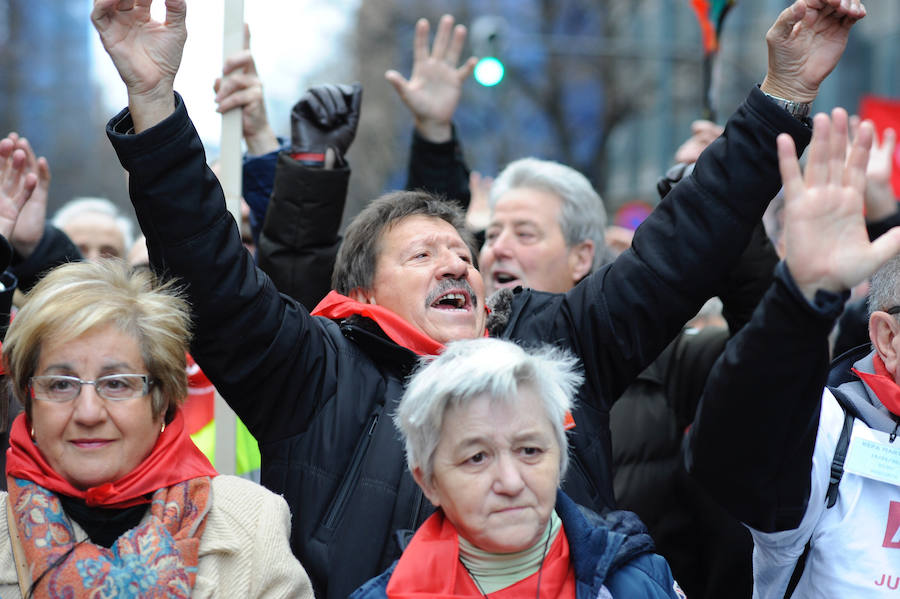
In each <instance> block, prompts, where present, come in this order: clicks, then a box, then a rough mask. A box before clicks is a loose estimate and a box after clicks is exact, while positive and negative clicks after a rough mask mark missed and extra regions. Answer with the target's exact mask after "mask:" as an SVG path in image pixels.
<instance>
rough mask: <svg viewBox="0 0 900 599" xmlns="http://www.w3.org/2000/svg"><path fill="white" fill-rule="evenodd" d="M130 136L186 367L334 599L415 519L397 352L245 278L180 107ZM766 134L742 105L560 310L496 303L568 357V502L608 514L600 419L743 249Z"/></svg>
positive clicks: (770, 151)
mask: <svg viewBox="0 0 900 599" xmlns="http://www.w3.org/2000/svg"><path fill="white" fill-rule="evenodd" d="M131 128H132V123H131V118H130V115H129V113H128V112H127V110H126V111H123V112H122V113H120V114H119V115H118V116H116V117H114V118H113V119H112V120H111V121H110V123H109V125H108V128H107V133H108V135H109V137H110V139H111V141H112V143H113V146H114V148H115V149H116V151H117V153H118V155H119V159H120V160H121V162H122V164H123V166H124V167H125V168H126V170H128V171H129V173H130V175H131V176H130V181H129V186H130V192H131V198H132V202H133V203H134V207H135V211H136V214H137V217H138V222H139V223H140V225H141V229H142V230H143V231H144V233H145V235H146V236H147V243H148V248H149V252H150V260H151V264H152V265H153V267H154V268H155V269H157V270H160V271H164V272H166V273H169V274H171V275H175V276H178V277H181V278H182V279H183V281H184V282H185V284H186V285H187V293H188V295H189V299H190V301H191V304H192V306H193V310H194V316H195V337H194V342H193V344H192V349H191V351H192V354H193V356H194V357H195V359H196V360H197V362H198V363H199V364H200V366H201V367H202V368H203V370H204V372H206V374H207V375H208V376H209V378H210V379H211V380H212V382H213V383H214V384H215V385H216V387H217V388H218V389H219V391H220V392H221V393H222V395H223V396H224V397H225V398H226V399H227V400H228V402H229V403H230V405H231V406H232V407H233V408H234V409H235V411H236V412H237V414H238V416H240V418H241V419H242V420H243V421H244V423H245V424H246V425H247V426H248V428H249V429H250V432H251V433H252V434H253V435H254V437H256V439H257V440H258V441H259V444H260V452H261V454H262V460H263V467H262V482H263V484H265V485H266V486H267V487H269V488H270V489H273V490H275V491H276V492H278V493H282V494H284V495H285V498H286V499H287V501H288V504H289V505H290V507H291V510H292V513H293V523H292V527H293V529H292V541H291V542H292V548H293V550H294V552H295V554H296V555H297V556H298V557H299V558H300V560H301V562H302V563H303V565H304V566H305V567H306V569H307V571H308V573H309V574H310V577H311V578H312V580H313V583H314V585H315V587H316V591H317V594H318V595H319V596H322V597H326V596H327V597H346V596H347V595H348V594H349V592H350V591H352V590H353V589H354V588H356V587H357V586H359V585H360V584H361V583H362V582H364V581H365V580H367V579H369V578H371V577H373V576H375V575H376V574H378V573H379V572H380V571H382V570H383V569H385V568H386V567H387V566H388V565H389V564H390V563H391V562H392V561H393V560H394V559H395V558H396V557H397V555H398V554H399V552H398V550H397V547H396V545H395V543H394V541H393V539H392V533H393V531H394V530H397V529H405V528H415V527H416V526H417V525H418V524H419V523H420V522H421V521H422V520H423V519H424V518H425V517H426V516H427V515H428V514H429V513H430V511H431V509H430V508H429V507H426V503H427V502H426V501H425V500H424V498H423V497H422V495H421V492H420V491H419V490H418V487H417V486H416V484H415V482H414V481H413V479H412V477H411V476H410V475H409V474H408V472H407V470H406V467H405V464H404V456H403V448H402V445H401V443H400V442H399V439H398V436H397V433H396V432H395V430H394V428H393V426H392V425H391V422H390V419H389V415H390V414H391V412H392V411H393V409H394V407H395V404H396V402H397V400H398V399H399V397H400V395H401V393H402V390H403V381H404V377H405V376H406V374H407V373H408V372H409V368H410V366H411V364H412V362H413V355H412V354H411V352H409V351H408V350H406V349H405V348H403V347H399V346H397V345H395V344H394V343H393V342H391V341H389V340H388V339H386V338H385V337H384V336H383V335H382V334H381V333H380V331H378V330H377V329H376V328H374V327H373V326H372V325H371V323H370V322H368V321H365V320H361V319H354V318H351V319H347V320H345V321H343V322H332V321H329V320H326V319H324V318H319V317H311V316H310V315H309V313H308V312H307V311H306V310H305V309H304V308H303V307H302V306H301V305H299V304H298V303H297V302H296V301H294V300H291V299H289V298H287V297H285V296H282V295H280V294H279V293H278V291H277V289H276V288H275V286H274V285H273V284H272V282H271V281H270V280H269V279H268V277H266V276H265V275H264V274H263V273H262V272H261V271H259V270H257V269H256V268H255V266H254V264H253V261H252V259H251V257H250V255H249V254H248V253H247V252H245V251H244V250H243V248H242V245H241V242H240V235H239V232H238V230H237V227H236V225H235V223H234V221H233V219H232V218H231V216H230V215H229V214H228V213H227V212H226V210H225V206H224V202H223V196H222V191H221V188H220V187H219V185H218V182H217V181H216V179H215V177H214V176H213V174H212V172H211V171H210V170H209V169H208V168H207V167H206V164H205V156H204V153H203V148H202V145H201V143H200V140H199V138H198V137H197V134H196V132H195V130H194V128H193V126H192V124H191V122H190V120H189V119H188V117H187V112H186V110H185V107H184V104H183V102H182V101H181V99H180V98H176V110H175V112H174V114H172V115H170V116H169V117H168V118H167V119H165V120H164V121H163V122H161V123H159V124H158V125H156V126H155V127H153V128H151V129H149V130H147V131H144V132H142V133H140V134H137V135H134V134H129V133H128V132H129V131H130V130H131ZM783 131H787V132H789V133H791V134H792V135H793V136H794V138H795V141H796V143H797V146H798V147H800V148H803V147H804V146H805V145H806V143H808V141H809V135H810V133H809V130H808V129H807V128H806V127H805V126H804V125H802V124H801V123H799V122H798V121H796V120H795V119H793V118H792V117H791V116H790V115H788V113H787V112H786V111H784V110H782V109H780V108H778V107H777V106H775V105H774V104H773V103H771V102H770V101H769V100H768V99H767V98H765V96H764V95H763V94H762V93H761V92H759V91H758V90H753V91H752V92H751V95H750V97H749V99H748V100H747V101H746V102H745V104H743V105H742V107H741V108H740V109H739V110H738V112H737V113H736V115H735V116H734V117H733V118H732V120H731V121H730V123H729V125H728V127H727V128H726V132H725V135H724V136H723V137H722V138H720V139H719V140H718V141H716V142H715V143H713V144H712V145H711V146H710V148H709V149H708V150H707V151H706V152H705V153H704V154H703V156H701V158H700V160H699V161H698V164H697V168H695V170H694V173H693V175H692V176H691V177H689V178H688V179H687V180H685V181H683V182H682V183H681V184H679V185H678V187H677V188H676V189H675V190H674V191H673V192H672V193H671V194H670V195H669V196H668V197H667V198H666V200H664V201H663V202H662V203H661V204H660V206H659V207H658V208H657V209H656V210H655V211H654V213H653V214H652V215H651V216H650V217H649V218H648V219H647V221H646V222H645V223H644V224H643V225H642V227H641V228H640V230H639V231H638V232H637V233H636V235H635V238H634V244H633V246H632V248H631V249H630V250H628V251H626V252H624V253H623V254H622V255H621V256H620V257H619V258H618V259H617V260H616V261H615V262H614V263H613V264H611V265H608V266H606V267H604V268H603V269H601V270H600V271H598V272H597V273H595V274H593V275H591V276H590V277H588V278H586V279H585V280H584V281H582V282H581V283H580V284H579V285H578V286H576V287H575V288H574V289H573V290H571V291H570V292H568V293H566V294H565V295H555V294H549V293H538V292H534V291H530V290H525V291H521V292H519V293H518V294H516V296H515V297H514V298H513V301H512V304H511V310H510V312H509V318H508V321H507V324H506V326H505V327H504V328H503V330H502V336H503V337H505V338H508V339H512V340H515V341H518V342H520V343H525V344H537V343H542V342H546V343H553V344H557V345H559V346H563V347H567V348H569V349H570V350H571V351H573V352H574V353H575V354H576V355H578V356H579V357H580V359H581V361H582V363H583V365H584V368H585V384H584V387H583V388H582V390H581V392H580V404H579V406H578V407H577V408H576V409H575V410H574V411H573V416H574V418H575V422H576V424H577V426H576V428H575V429H574V431H572V434H571V436H570V440H571V444H572V447H573V455H574V458H575V459H574V460H573V468H572V469H570V472H569V474H568V477H567V480H566V481H565V483H564V485H563V488H564V490H565V491H566V493H567V494H568V495H569V496H570V497H572V499H573V500H575V501H576V502H577V503H579V504H583V505H585V506H587V507H589V508H591V509H594V510H595V511H602V510H603V508H604V507H606V506H612V505H613V500H612V486H611V484H610V481H611V476H610V460H609V456H610V437H609V406H610V404H611V402H612V401H613V399H614V398H616V397H618V396H619V395H620V394H621V393H622V391H623V390H624V389H625V387H626V386H627V385H628V384H629V383H630V382H631V381H632V380H633V379H634V377H635V376H637V374H638V373H639V372H640V371H641V370H643V368H644V367H645V366H646V365H647V364H649V363H650V362H651V361H652V360H653V359H654V358H655V357H656V355H657V354H659V352H660V351H662V349H663V348H664V347H665V346H666V345H667V344H668V343H669V342H670V341H671V340H672V339H673V338H674V336H675V335H676V334H677V333H678V331H679V330H680V329H681V326H682V324H683V323H684V322H685V321H686V320H687V319H688V318H689V317H691V316H692V315H693V314H694V313H695V312H696V311H697V309H699V307H700V305H701V304H702V303H703V301H705V300H706V298H707V297H709V296H710V295H711V294H712V292H713V291H714V289H715V288H716V287H717V286H718V285H719V284H721V282H722V280H723V279H724V278H725V276H726V275H727V272H728V270H729V269H730V268H731V266H732V265H733V264H734V263H735V261H736V260H737V258H738V256H739V255H740V253H741V251H742V250H743V248H744V247H745V246H746V244H747V242H748V240H749V238H750V234H751V231H752V230H753V228H754V225H755V223H756V222H757V221H758V220H759V218H760V217H761V215H762V212H763V210H764V208H765V206H766V204H767V202H768V199H769V198H771V197H772V196H774V194H775V192H776V191H777V189H778V187H779V177H778V170H777V168H778V167H777V158H776V152H775V137H776V135H777V134H778V133H780V132H783Z"/></svg>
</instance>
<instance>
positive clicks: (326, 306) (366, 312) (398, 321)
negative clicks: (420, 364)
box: [312, 290, 575, 430]
mask: <svg viewBox="0 0 900 599" xmlns="http://www.w3.org/2000/svg"><path fill="white" fill-rule="evenodd" d="M354 314H355V315H358V316H365V317H366V318H371V319H372V320H374V321H375V324H377V325H378V326H379V327H380V328H381V330H382V331H384V334H385V335H387V336H388V337H389V338H390V339H391V340H392V341H393V342H394V343H396V344H398V345H401V346H403V347H405V348H406V349H408V350H410V351H411V352H413V353H415V354H416V355H419V356H436V355H438V354H440V353H441V352H442V351H444V345H443V344H441V343H438V342H437V341H435V340H434V339H432V338H431V337H429V336H428V335H426V334H425V333H423V332H422V331H420V330H419V329H417V328H415V327H414V326H412V325H411V324H409V323H408V322H406V321H405V320H404V319H402V318H400V317H399V316H398V315H397V314H396V313H394V312H392V311H390V310H388V309H387V308H383V307H382V306H378V305H375V304H363V303H362V302H358V301H356V300H354V299H350V298H349V297H347V296H346V295H341V294H340V293H338V292H337V291H333V290H332V291H329V292H328V295H326V296H325V298H324V299H323V300H322V301H321V302H319V305H318V306H316V308H315V309H314V310H313V311H312V315H313V316H324V317H325V318H330V319H332V320H338V319H341V318H348V317H350V316H353V315H354ZM484 336H485V337H487V331H485V332H484ZM563 426H564V427H565V429H566V430H570V429H573V428H575V419H574V418H572V414H571V412H566V421H565V424H564V425H563Z"/></svg>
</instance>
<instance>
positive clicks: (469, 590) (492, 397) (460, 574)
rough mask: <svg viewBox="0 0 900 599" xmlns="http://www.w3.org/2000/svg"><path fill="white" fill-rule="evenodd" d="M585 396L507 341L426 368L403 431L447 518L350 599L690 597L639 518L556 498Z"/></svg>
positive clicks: (545, 354)
mask: <svg viewBox="0 0 900 599" xmlns="http://www.w3.org/2000/svg"><path fill="white" fill-rule="evenodd" d="M580 383H581V375H580V374H578V372H577V371H576V370H575V363H574V359H573V358H571V357H569V356H566V355H564V354H561V353H560V352H558V351H556V350H550V349H545V350H538V351H533V352H529V351H526V350H524V349H522V348H521V347H519V346H517V345H515V344H513V343H510V342H507V341H501V340H498V339H477V340H470V341H459V342H456V343H452V344H450V345H448V346H447V349H446V351H445V352H444V353H443V354H442V355H441V356H440V357H438V358H437V359H436V360H434V361H433V362H431V363H429V364H427V365H425V366H423V367H422V368H421V369H420V370H419V371H418V372H417V374H416V375H415V376H414V377H413V378H412V380H411V382H410V384H409V387H408V389H407V391H406V393H405V394H404V396H403V399H402V400H401V402H400V405H399V407H398V409H397V413H396V415H395V423H396V425H397V427H398V428H399V429H400V431H401V433H402V434H403V436H404V438H405V441H406V453H407V463H408V465H409V468H410V470H411V471H412V474H413V476H414V478H415V479H416V482H417V483H418V484H419V486H420V487H421V488H422V490H423V492H424V493H425V495H426V497H428V499H429V500H430V501H431V502H432V503H433V504H434V505H435V506H436V507H437V508H438V509H437V511H436V512H435V513H434V514H433V515H432V516H431V517H430V518H429V519H428V520H427V521H425V523H423V524H422V526H421V527H420V528H419V530H418V531H417V532H416V534H415V536H413V538H412V540H411V541H410V543H409V545H408V546H407V547H406V549H405V550H404V552H403V555H402V556H401V557H400V559H399V560H398V561H397V562H396V563H395V564H394V565H393V566H391V568H390V569H389V570H388V571H387V572H385V573H384V574H382V575H381V576H379V577H377V578H374V579H372V580H370V581H369V582H368V583H366V584H365V585H363V586H362V587H361V588H360V589H358V590H357V591H356V593H355V594H354V595H353V598H354V599H370V598H376V597H377V598H380V597H391V598H411V597H425V596H428V597H445V598H449V597H487V596H490V597H494V598H497V599H502V598H505V597H532V596H534V597H567V598H573V599H574V598H579V599H580V598H582V597H583V598H590V599H594V598H597V597H629V598H633V597H669V598H676V597H680V596H683V595H681V594H680V590H679V589H678V585H677V584H676V583H675V582H674V580H673V579H672V574H671V572H670V570H669V566H668V564H666V562H665V560H664V559H663V558H662V557H660V556H659V555H656V554H654V553H653V545H652V541H651V540H650V538H649V536H648V535H647V534H646V532H645V530H644V528H643V525H642V524H641V523H640V522H639V521H638V520H637V518H636V517H635V516H633V514H628V513H625V512H616V513H614V514H612V515H610V516H608V517H607V518H605V519H604V518H601V517H600V516H598V515H597V514H594V513H593V512H590V511H588V510H586V509H584V508H581V507H579V506H577V505H576V504H575V503H574V502H572V500H571V499H569V498H568V497H566V495H565V494H563V493H562V492H561V491H559V483H560V479H561V477H562V475H563V474H564V473H565V469H566V465H567V463H568V457H567V444H566V421H567V415H568V413H569V410H570V409H571V407H572V398H573V396H574V394H575V390H576V388H577V387H578V385H579V384H580Z"/></svg>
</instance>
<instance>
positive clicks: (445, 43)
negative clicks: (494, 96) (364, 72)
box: [384, 15, 475, 143]
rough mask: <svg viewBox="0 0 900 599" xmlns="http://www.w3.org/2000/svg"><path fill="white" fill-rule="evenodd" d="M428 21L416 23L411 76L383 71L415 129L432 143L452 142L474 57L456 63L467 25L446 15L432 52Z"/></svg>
mask: <svg viewBox="0 0 900 599" xmlns="http://www.w3.org/2000/svg"><path fill="white" fill-rule="evenodd" d="M428 31H429V26H428V21H427V20H426V19H419V20H418V21H417V22H416V33H415V40H414V42H413V68H412V74H411V75H410V77H409V79H406V78H405V77H403V75H401V74H400V73H398V72H397V71H395V70H390V71H388V72H387V73H385V74H384V77H385V79H387V80H388V81H390V82H391V85H393V86H394V89H395V90H397V94H398V95H399V96H400V99H401V100H403V103H404V104H406V107H407V108H409V111H410V112H411V113H412V115H413V118H414V119H415V124H416V131H418V132H419V134H420V135H421V136H422V137H423V138H425V139H426V140H428V141H430V142H432V143H442V142H446V141H450V139H451V137H452V134H453V130H452V121H453V113H455V112H456V107H457V106H458V105H459V99H460V96H461V95H462V84H463V82H464V81H465V80H466V79H468V77H469V75H471V74H472V71H473V69H474V68H475V58H474V57H470V58H468V59H467V60H466V61H465V62H464V63H463V64H462V65H460V66H457V63H459V59H460V56H461V55H462V49H463V44H464V43H465V41H466V28H465V27H464V26H463V25H456V26H455V27H454V26H453V17H452V16H450V15H444V16H443V17H441V20H440V23H438V29H437V33H435V36H434V43H433V44H432V46H431V51H429V50H428Z"/></svg>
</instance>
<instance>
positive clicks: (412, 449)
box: [394, 338, 584, 480]
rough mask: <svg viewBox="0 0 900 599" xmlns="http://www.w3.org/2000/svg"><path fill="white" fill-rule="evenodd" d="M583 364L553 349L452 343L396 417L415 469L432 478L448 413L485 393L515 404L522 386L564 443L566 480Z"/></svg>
mask: <svg viewBox="0 0 900 599" xmlns="http://www.w3.org/2000/svg"><path fill="white" fill-rule="evenodd" d="M577 365H578V360H577V359H576V358H575V357H573V356H572V355H571V354H569V353H567V352H565V351H564V350H561V349H558V348H554V347H552V346H545V347H542V348H539V349H535V350H529V351H526V350H525V349H523V348H522V347H519V346H518V345H516V344H515V343H512V342H511V341H503V340H501V339H491V338H479V339H468V340H463V341H455V342H453V343H450V344H448V345H447V348H446V350H445V351H444V353H442V354H441V355H440V356H438V357H437V358H436V359H434V360H433V361H430V362H428V361H423V362H422V364H421V365H420V367H419V369H418V371H417V372H416V373H415V374H414V375H413V376H412V378H411V379H410V381H409V386H408V387H407V389H406V392H405V393H404V394H403V398H402V399H401V400H400V404H399V406H398V407H397V411H396V413H395V414H394V424H395V425H396V426H397V428H398V429H399V430H400V433H401V434H402V436H403V440H404V441H405V443H406V463H407V466H408V467H409V469H410V471H413V470H415V469H416V468H420V469H421V471H422V475H423V477H424V478H425V480H430V479H431V476H432V473H433V466H434V452H435V449H436V448H437V445H438V442H439V441H440V436H441V429H442V427H443V423H444V416H445V414H446V413H447V410H448V409H450V408H451V407H460V406H463V405H466V404H467V403H468V402H469V401H471V400H473V399H475V398H477V397H480V396H482V395H485V394H486V395H488V396H489V397H490V399H491V401H505V402H509V403H513V404H514V403H515V402H516V401H518V400H519V397H520V396H519V394H518V391H519V388H520V387H522V386H528V387H530V388H531V389H533V390H534V391H535V393H536V394H537V396H538V397H539V398H540V400H541V403H542V404H543V406H544V412H545V414H546V416H547V418H548V420H549V421H550V424H551V425H552V427H553V431H554V434H555V436H556V439H557V442H558V443H559V448H560V452H559V453H560V464H559V473H560V478H562V476H563V475H564V474H565V471H566V467H567V466H568V460H569V457H568V443H567V442H566V430H565V420H566V414H567V413H568V412H570V411H571V410H572V406H573V405H574V401H575V393H576V391H577V390H578V388H579V387H580V386H581V383H582V381H583V380H584V377H583V375H582V374H581V372H580V371H579V370H578V368H577Z"/></svg>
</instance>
